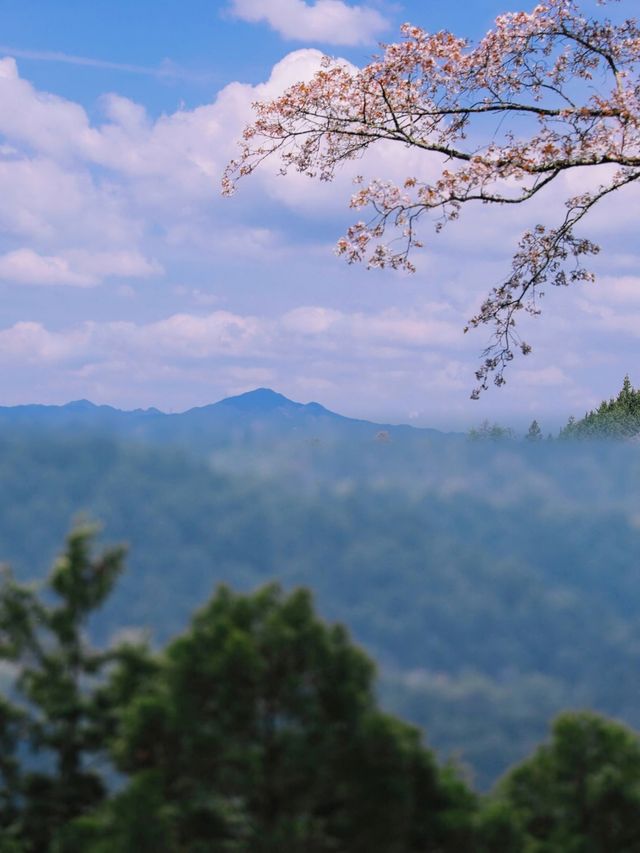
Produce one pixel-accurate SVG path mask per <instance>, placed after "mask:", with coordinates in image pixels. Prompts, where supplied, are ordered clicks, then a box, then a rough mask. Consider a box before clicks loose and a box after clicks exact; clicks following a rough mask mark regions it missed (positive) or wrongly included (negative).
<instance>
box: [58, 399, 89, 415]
mask: <svg viewBox="0 0 640 853" xmlns="http://www.w3.org/2000/svg"><path fill="white" fill-rule="evenodd" d="M63 408H65V409H71V410H72V411H75V412H84V411H89V410H90V409H97V408H98V407H97V406H96V404H95V403H92V402H91V400H72V401H71V402H70V403H67V404H66V406H63Z"/></svg>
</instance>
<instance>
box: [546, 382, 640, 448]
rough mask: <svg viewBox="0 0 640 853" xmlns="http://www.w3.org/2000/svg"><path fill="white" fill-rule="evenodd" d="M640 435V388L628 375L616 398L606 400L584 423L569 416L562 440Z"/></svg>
mask: <svg viewBox="0 0 640 853" xmlns="http://www.w3.org/2000/svg"><path fill="white" fill-rule="evenodd" d="M638 435H640V389H638V390H636V389H635V388H634V387H633V385H632V384H631V380H630V379H629V377H628V376H625V378H624V381H623V383H622V388H621V389H620V392H619V393H618V396H617V397H612V398H611V399H610V400H603V401H602V403H600V405H599V406H598V408H597V409H593V410H592V411H590V412H587V413H586V415H585V416H584V418H582V420H579V421H578V420H576V419H575V418H574V417H570V418H569V420H568V422H567V425H566V426H565V428H564V429H563V430H561V432H560V437H561V438H612V439H625V438H626V439H629V438H635V437H636V436H638Z"/></svg>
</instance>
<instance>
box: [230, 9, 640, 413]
mask: <svg viewBox="0 0 640 853" xmlns="http://www.w3.org/2000/svg"><path fill="white" fill-rule="evenodd" d="M402 34H403V39H402V40H401V41H399V42H397V43H394V44H389V45H386V46H385V47H384V53H383V54H382V55H381V56H379V57H376V58H374V60H373V61H372V62H371V63H370V64H369V65H367V66H365V67H364V68H362V69H356V70H353V69H352V68H350V67H347V66H345V65H344V64H342V63H340V62H337V61H334V60H331V59H328V58H327V59H326V60H325V61H324V63H323V67H322V68H321V70H320V71H319V72H318V73H317V74H316V75H315V77H314V78H313V79H312V80H311V81H308V82H303V83H298V84H296V85H294V86H292V87H290V88H289V89H288V90H287V91H286V92H285V93H284V94H283V95H281V96H280V97H279V98H276V99H275V100H273V101H270V102H267V103H258V104H255V105H254V108H255V112H256V118H255V121H254V122H253V123H252V124H251V125H249V127H247V128H246V130H245V132H244V134H243V142H242V150H241V154H240V156H239V158H238V159H236V160H234V161H232V162H231V163H230V164H229V166H228V167H227V169H226V171H225V175H224V178H223V191H224V192H225V193H226V194H231V193H232V192H233V191H234V188H235V185H236V183H237V181H238V179H240V178H242V177H244V176H246V175H249V174H251V173H252V172H253V171H254V170H255V169H256V168H258V167H259V166H260V165H262V164H263V163H264V161H265V160H266V159H268V158H270V157H276V158H277V159H278V161H279V163H280V171H281V172H282V173H286V172H287V171H288V170H289V169H293V170H296V171H298V172H301V173H303V174H306V175H308V176H309V177H312V178H318V179H320V180H327V181H328V180H332V178H333V177H334V175H335V172H336V169H337V168H338V167H340V166H341V165H342V164H344V163H345V162H348V161H351V160H356V159H359V158H362V157H364V156H365V155H366V153H367V152H368V150H369V149H370V148H371V146H373V145H377V144H380V143H385V144H400V145H401V146H403V148H409V149H415V150H418V151H421V152H423V153H424V155H425V157H426V158H431V160H432V161H433V160H434V159H435V162H436V164H437V165H438V169H439V175H438V177H437V179H436V180H434V181H431V182H427V181H424V180H420V179H419V177H418V176H408V177H406V178H405V179H404V180H403V181H402V182H401V183H399V184H395V183H393V182H390V181H385V180H381V179H375V180H372V181H370V182H369V183H368V184H364V182H363V181H362V180H361V179H360V180H359V184H360V186H359V189H358V190H357V191H356V192H355V194H354V195H353V197H352V199H351V206H352V207H353V208H354V209H356V210H360V209H365V208H366V209H368V210H369V211H370V212H371V215H370V217H369V219H368V220H367V221H359V222H356V223H355V224H354V225H352V226H351V228H349V230H348V232H347V234H346V235H345V236H344V237H343V238H341V239H340V240H339V241H338V244H337V252H338V254H340V255H342V256H343V257H345V258H346V260H347V261H348V262H350V263H354V262H364V263H365V264H366V265H367V266H369V267H378V268H382V267H386V266H389V267H391V268H394V269H405V270H409V271H412V270H414V269H415V267H414V262H413V260H412V257H413V252H414V250H415V249H419V248H420V247H422V245H423V237H422V236H421V233H420V232H421V228H422V225H423V220H427V219H429V217H433V223H434V225H435V229H436V232H438V231H440V230H441V229H442V227H443V226H444V225H445V224H446V223H447V222H449V221H451V220H455V219H457V218H458V217H459V216H460V214H461V211H462V209H463V208H464V206H465V205H468V204H471V203H474V202H476V203H482V204H485V205H514V204H526V203H527V202H530V201H531V200H532V199H533V198H534V197H536V196H538V195H539V194H540V193H541V192H542V191H543V190H544V189H545V188H547V187H549V186H550V185H552V184H557V183H558V181H559V180H561V177H562V175H564V174H566V173H567V172H570V171H571V170H574V169H583V168H591V169H598V168H600V169H601V170H602V168H603V167H608V166H612V165H613V166H616V167H618V169H617V172H616V174H615V175H614V176H613V177H611V176H609V177H608V179H607V180H606V182H604V183H603V184H602V185H601V187H600V189H599V190H598V191H597V192H595V193H593V194H590V195H583V196H580V197H578V198H577V199H569V200H568V201H567V202H566V205H567V213H566V215H565V217H564V220H563V222H562V224H561V225H560V226H559V227H558V228H555V229H550V230H549V229H547V228H545V227H544V226H542V225H538V226H536V227H535V228H533V229H532V230H530V231H527V232H526V233H525V234H524V235H523V237H522V240H521V242H520V244H519V246H518V250H517V252H516V254H515V256H514V258H513V262H512V270H511V273H510V275H509V276H508V278H507V279H506V280H505V281H504V282H503V283H502V284H500V285H498V286H497V287H495V288H493V289H492V290H491V292H490V295H489V297H488V299H487V300H486V301H485V303H484V304H483V306H482V308H481V310H480V312H479V313H478V314H477V315H476V316H475V317H474V318H472V319H471V321H470V322H469V324H468V327H467V328H469V327H477V326H480V325H485V324H486V325H490V326H491V325H492V326H493V330H494V331H493V337H492V342H491V343H490V345H489V347H488V348H487V349H486V350H485V353H484V354H483V359H484V360H483V364H482V367H481V368H480V370H479V371H478V373H477V378H478V381H479V383H480V384H479V386H478V387H477V388H476V389H475V390H474V392H473V396H476V397H477V395H478V394H479V393H480V391H481V390H484V389H485V388H487V385H488V377H489V376H490V374H494V377H495V379H494V381H495V382H496V384H498V385H502V384H503V383H504V368H505V366H506V364H507V363H508V362H510V361H511V360H512V359H513V357H514V353H515V352H516V351H520V352H528V351H529V349H530V348H529V347H528V345H527V344H522V343H521V342H519V339H518V337H517V334H516V331H515V322H516V316H517V312H518V311H519V310H521V309H523V308H524V309H525V310H526V311H527V312H528V313H530V314H538V313H539V307H538V301H539V298H540V296H541V295H542V293H543V285H544V284H545V283H549V282H551V283H553V284H569V283H571V282H576V281H581V280H585V279H586V278H590V274H587V273H585V272H584V270H583V268H582V266H581V260H582V257H583V256H584V255H586V254H593V253H594V252H595V251H596V250H597V249H596V247H595V246H594V244H593V243H591V242H590V241H588V240H584V239H579V238H576V237H575V236H574V232H573V229H574V227H575V226H576V225H577V223H578V222H580V221H581V220H582V219H583V218H584V217H585V216H586V215H587V213H588V212H589V210H590V209H591V208H592V207H593V206H594V205H595V204H596V203H598V202H599V201H600V200H601V199H602V198H604V197H605V196H606V195H608V194H609V193H611V192H614V191H617V190H620V189H622V187H623V186H625V185H627V184H630V183H633V182H634V181H637V180H640V171H639V170H640V76H639V73H638V68H639V65H640V26H639V25H638V22H637V21H636V20H635V19H629V20H626V21H623V22H622V23H620V24H613V23H612V22H611V21H609V20H607V19H602V20H601V19H596V18H587V17H585V16H584V15H582V13H581V12H580V8H579V4H578V3H577V2H576V0H545V2H542V3H540V4H539V5H537V6H536V7H535V8H534V9H533V11H532V12H530V13H525V12H517V13H511V14H506V15H501V16H499V17H498V18H497V19H496V22H495V26H494V27H493V29H492V30H490V31H489V32H488V33H487V34H486V35H485V36H484V38H483V39H481V40H480V42H478V44H477V45H475V46H474V45H471V44H470V43H469V42H467V41H466V40H465V39H461V38H458V37H456V36H454V35H453V34H452V33H449V32H445V31H443V32H440V33H435V34H431V33H428V32H425V31H424V30H423V29H421V28H419V27H415V26H411V25H409V24H406V25H404V26H403V28H402ZM492 119H493V121H492ZM506 121H509V122H511V124H510V125H509V126H507V125H506V124H505V122H506ZM571 261H573V262H574V264H575V266H574V268H573V269H570V270H569V271H566V269H565V268H566V265H567V263H568V262H571ZM516 343H517V344H518V345H517V346H516Z"/></svg>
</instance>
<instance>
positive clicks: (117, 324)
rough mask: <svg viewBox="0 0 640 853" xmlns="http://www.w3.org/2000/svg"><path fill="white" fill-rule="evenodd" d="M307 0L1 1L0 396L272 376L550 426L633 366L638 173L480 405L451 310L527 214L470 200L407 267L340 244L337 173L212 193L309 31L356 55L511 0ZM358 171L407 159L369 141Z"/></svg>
mask: <svg viewBox="0 0 640 853" xmlns="http://www.w3.org/2000/svg"><path fill="white" fill-rule="evenodd" d="M322 2H323V3H324V4H325V5H320V6H316V7H315V8H314V4H312V3H311V2H307V3H305V2H303V0H271V2H265V0H229V2H220V3H215V2H203V0H181V2H177V0H164V2H163V0H156V2H153V3H152V2H149V0H136V2H135V3H131V2H124V0H109V2H107V1H106V0H92V2H91V3H87V2H80V0H74V2H71V0H57V2H56V3H55V4H54V3H51V2H49V0H40V2H36V0H20V2H18V0H3V2H2V4H0V11H1V14H2V45H1V46H0V57H2V60H1V62H0V99H1V101H2V103H1V107H2V108H1V109H0V365H1V367H2V376H3V385H2V393H1V395H0V402H1V403H4V404H14V403H22V402H56V403H59V402H65V401H67V400H69V399H74V398H79V397H88V398H90V399H92V400H95V401H96V402H105V403H112V404H114V405H119V406H123V407H136V406H150V405H155V406H158V407H159V408H162V409H165V410H181V409H184V408H188V407H189V406H192V405H200V404H203V403H207V402H210V401H213V400H216V399H219V398H220V397H222V396H225V395H228V394H233V393H237V392H240V391H244V390H248V389H249V388H252V387H256V386H258V385H269V386H271V387H274V388H276V389H277V390H279V391H281V392H283V393H285V394H287V395H289V396H291V397H293V398H295V399H300V400H304V401H306V400H310V399H317V400H319V401H320V402H322V403H324V404H325V405H327V406H329V407H331V408H334V409H337V410H339V411H342V412H345V413H347V414H352V415H356V416H364V417H371V418H376V419H379V420H398V421H409V422H413V423H416V424H425V425H434V426H441V427H452V428H460V427H466V426H469V425H472V424H475V423H478V422H479V421H480V420H482V419H483V418H485V417H489V418H491V419H494V420H499V421H502V422H508V423H511V424H514V425H516V426H523V425H524V426H526V424H527V423H528V422H529V421H530V420H531V418H532V417H534V416H535V417H538V418H539V420H541V421H542V422H543V426H544V425H545V424H547V425H548V427H549V428H550V429H551V428H555V427H556V426H557V425H558V424H559V423H560V422H562V421H563V420H565V419H566V417H567V416H568V415H569V414H570V413H575V414H581V413H582V412H583V411H584V410H585V408H587V407H588V406H591V405H593V404H595V403H596V402H598V401H599V400H600V399H601V398H602V397H603V396H609V395H610V394H612V393H613V392H614V391H616V390H617V387H618V386H619V385H620V383H621V380H622V376H623V375H624V373H625V372H627V371H629V372H630V373H631V376H632V379H635V381H636V382H637V383H638V384H640V372H639V373H638V375H637V376H634V368H635V363H636V360H637V355H638V334H640V331H639V330H640V275H639V273H638V256H639V253H640V250H639V249H638V245H637V238H636V230H637V227H636V225H635V223H637V214H638V209H639V201H640V199H639V198H638V194H637V193H635V194H634V192H633V191H631V192H628V193H627V194H626V196H625V197H624V199H622V198H621V199H614V200H612V201H611V203H610V204H609V206H608V207H607V208H606V209H604V210H603V211H602V212H596V213H595V214H594V217H593V222H592V223H591V224H590V225H589V235H590V236H592V237H594V238H596V239H597V240H599V242H600V243H601V245H602V247H603V252H602V255H601V256H600V258H599V259H598V262H597V267H598V271H599V273H600V277H599V282H598V284H597V285H596V286H594V287H591V288H586V287H583V288H577V289H576V290H574V291H564V292H562V293H557V292H556V293H550V294H548V296H547V297H546V299H545V302H546V304H545V314H544V316H543V317H542V319H540V320H538V321H536V322H533V323H532V324H531V326H530V328H528V329H527V337H528V339H529V340H530V342H531V343H532V344H533V346H534V353H533V354H532V355H531V356H529V357H528V358H527V359H526V360H521V361H520V362H518V363H516V364H514V365H512V368H511V370H510V373H509V376H508V380H509V381H508V384H507V386H506V387H505V388H504V389H502V390H495V391H494V390H492V391H490V392H489V393H488V394H486V395H485V396H484V398H483V399H482V400H481V401H480V402H479V403H474V402H472V401H470V400H469V391H470V389H471V387H472V385H473V372H474V370H475V367H476V363H477V359H478V355H479V353H480V352H481V350H482V349H483V347H484V344H485V341H486V332H485V331H483V330H479V331H477V332H475V333H473V334H470V335H467V336H463V334H462V328H463V326H464V324H465V321H466V320H467V318H468V316H469V315H470V314H471V313H472V312H473V309H474V307H475V306H477V304H478V302H479V301H480V300H481V298H482V297H483V295H484V294H485V293H486V291H487V290H488V289H489V287H490V286H491V285H492V284H493V283H494V282H495V281H496V280H497V279H499V278H500V276H501V274H503V273H504V272H505V271H506V269H508V266H509V261H510V250H511V248H512V247H513V246H514V245H515V242H516V241H517V237H518V234H519V233H520V231H522V230H523V229H524V228H526V227H527V226H528V225H530V224H532V218H533V219H535V218H536V215H537V214H536V212H535V211H532V212H527V211H524V210H523V211H522V212H520V211H519V212H518V214H517V216H515V217H514V216H513V215H510V216H509V217H506V216H505V215H503V214H501V213H500V212H496V215H495V216H487V215H485V214H484V213H483V214H482V215H478V213H475V214H474V213H471V214H470V215H469V216H467V217H463V220H462V221H461V222H460V223H459V224H456V225H455V226H454V227H451V228H448V229H446V230H445V233H444V234H442V235H441V236H439V237H437V238H435V237H433V238H432V237H431V236H430V237H429V239H428V241H427V248H426V249H425V250H424V251H423V253H422V255H421V256H420V257H419V258H417V261H418V272H417V273H416V274H415V275H414V276H407V275H404V274H395V273H379V272H367V271H366V270H364V269H362V268H357V267H348V266H346V265H345V264H344V263H343V262H341V261H340V260H339V259H337V258H335V256H334V254H333V246H334V244H335V241H336V240H337V239H338V237H340V236H341V234H342V233H343V231H344V229H345V227H346V226H347V225H348V224H349V222H350V216H349V211H348V209H347V204H348V200H349V196H350V193H351V174H350V173H349V172H345V173H344V174H341V175H340V176H339V177H338V179H337V180H336V182H335V183H334V184H332V185H322V186H320V185H316V184H313V183H312V182H309V181H306V180H303V179H301V178H299V177H297V176H296V177H293V178H292V179H286V180H284V179H281V178H279V177H278V176H277V175H276V174H275V173H276V167H275V165H274V166H273V167H270V168H267V169H265V170H264V172H263V173H261V174H260V175H256V176H254V178H253V179H252V181H250V182H247V183H246V185H245V186H243V187H241V189H240V191H239V192H238V194H237V195H236V196H235V197H234V198H233V199H230V200H225V199H222V198H221V197H220V192H219V179H220V173H221V170H222V168H223V167H224V165H225V163H226V161H227V160H228V158H229V157H231V156H232V155H233V154H234V151H235V144H236V140H237V138H238V136H239V134H240V132H241V130H242V127H243V126H244V124H245V123H246V121H247V120H249V119H250V116H251V109H250V104H251V102H252V101H253V100H255V99H259V98H261V97H268V96H272V95H274V94H277V93H278V92H279V91H282V89H283V88H284V86H286V85H287V84H288V83H291V82H294V81H295V80H297V79H300V78H301V77H303V76H305V75H309V74H310V73H312V71H313V69H314V68H315V67H317V64H318V61H319V57H320V53H321V52H326V53H330V54H331V55H334V56H341V57H345V58H347V59H349V60H350V61H351V62H353V63H356V64H361V63H364V62H365V61H366V59H367V57H369V56H370V55H371V53H373V52H375V50H376V45H377V42H378V41H380V40H383V41H385V40H386V41H391V40H393V39H394V37H395V36H396V35H397V33H398V27H399V25H400V23H402V22H403V21H411V22H413V23H416V24H419V25H422V26H424V27H425V28H427V29H431V30H436V29H440V28H450V29H453V30H454V31H455V32H457V33H460V34H463V35H468V36H470V37H472V38H473V37H478V36H479V35H481V34H482V33H483V32H484V31H485V30H486V29H487V28H488V27H489V26H490V24H491V21H492V19H493V18H494V17H495V15H496V14H499V13H500V12H502V11H507V9H508V7H507V6H505V3H506V2H509V0H500V2H494V0H483V2H476V3H473V2H468V3H464V4H463V3H459V2H457V3H452V2H450V0H449V2H444V0H432V2H424V0H423V1H422V2H404V3H401V2H393V3H392V2H385V0H381V1H380V2H374V0H370V2H369V3H365V2H363V3H355V2H351V3H345V2H342V0H322ZM631 5H632V4H631V3H630V2H629V0H627V2H623V3H622V4H621V6H625V7H626V9H625V10H624V11H626V12H629V11H632V9H631ZM524 7H525V8H528V4H525V6H524ZM366 168H367V169H369V170H370V171H371V174H372V175H373V174H379V175H381V176H383V177H384V176H385V175H386V174H387V173H389V174H393V175H396V174H397V175H399V176H401V175H402V174H408V173H416V171H419V170H420V169H421V168H423V164H422V162H421V161H420V160H419V159H416V155H415V154H412V153H411V152H408V153H406V154H405V153H402V152H401V153H400V154H399V153H398V152H393V154H392V155H390V154H389V153H388V152H386V153H385V152H381V153H380V155H379V156H378V155H376V157H374V158H373V159H372V160H371V162H369V163H367V164H366ZM574 180H575V179H574Z"/></svg>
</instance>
